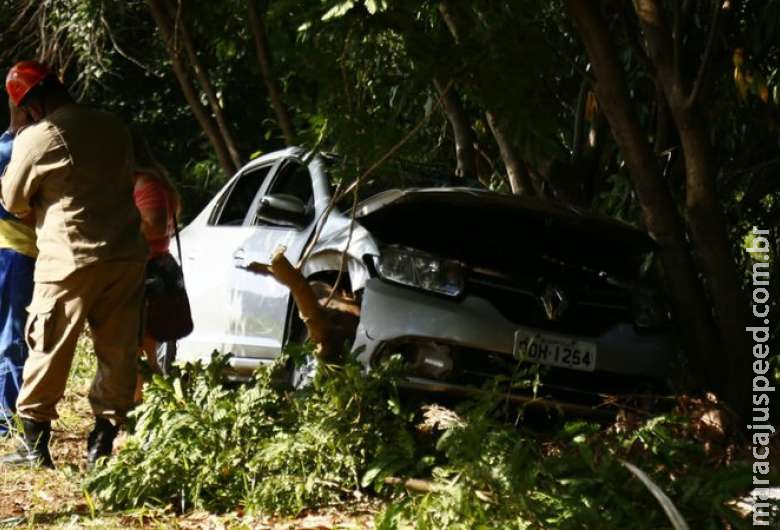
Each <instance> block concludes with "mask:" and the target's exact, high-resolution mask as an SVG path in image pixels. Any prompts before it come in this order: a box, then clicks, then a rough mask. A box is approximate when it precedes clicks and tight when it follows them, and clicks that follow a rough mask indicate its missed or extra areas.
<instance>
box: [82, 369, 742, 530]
mask: <svg viewBox="0 0 780 530" xmlns="http://www.w3.org/2000/svg"><path fill="white" fill-rule="evenodd" d="M225 367H226V360H225V358H216V359H215V361H214V362H212V364H210V365H209V366H207V367H203V366H200V365H189V366H187V367H185V368H184V370H183V371H182V372H181V373H180V374H178V375H176V376H173V377H168V378H163V377H159V376H158V377H155V378H154V380H153V381H152V382H151V383H150V384H149V385H147V389H146V393H145V397H146V401H145V403H144V404H143V405H142V406H141V407H140V408H139V410H138V411H137V412H136V413H135V433H134V435H133V437H132V438H131V439H130V442H129V443H128V445H127V446H126V447H125V448H123V449H122V450H121V451H120V453H119V454H118V455H117V456H116V457H115V458H114V460H112V461H110V462H108V463H107V464H106V465H105V466H103V467H99V468H98V469H97V471H96V472H95V473H94V474H93V475H92V476H91V477H90V478H89V479H88V481H87V489H88V490H89V491H90V494H91V495H92V496H93V497H94V498H96V499H97V500H98V501H100V502H102V503H103V505H104V506H105V507H109V508H131V507H141V506H160V507H162V506H166V505H169V504H170V505H173V506H174V507H178V508H179V509H181V510H186V509H189V508H206V509H209V510H212V511H218V512H219V511H227V510H231V509H235V508H236V507H237V505H238V506H240V507H243V508H244V509H247V510H249V511H250V512H259V513H266V514H295V513H298V512H300V511H301V510H303V509H304V508H315V507H318V506H322V505H324V504H329V503H339V502H345V501H349V500H353V499H355V498H360V497H362V496H364V495H369V494H372V493H373V494H379V495H381V496H383V497H387V496H388V495H389V496H390V497H389V498H390V499H391V502H390V503H389V504H388V506H387V507H386V509H385V510H384V511H383V512H382V513H381V514H380V515H379V516H378V518H377V527H378V528H381V529H400V528H420V529H434V528H462V529H471V528H518V529H522V528H564V529H566V528H572V529H573V528H603V529H611V528H614V529H623V528H635V529H639V530H641V529H655V528H662V527H665V526H667V525H668V522H667V521H666V519H665V515H664V513H663V511H662V510H661V509H660V507H659V506H658V505H657V504H656V501H655V499H654V498H653V497H652V496H651V494H650V492H649V491H647V490H646V489H645V487H644V486H643V485H642V484H641V482H639V481H638V480H636V479H635V478H633V477H632V475H631V474H630V473H629V472H628V471H627V470H626V469H625V468H624V467H623V466H622V465H621V463H620V461H621V459H625V460H627V461H630V462H633V463H635V464H636V465H638V466H639V467H641V468H642V469H643V470H644V471H645V472H647V473H648V474H649V475H650V476H651V477H652V479H653V480H654V481H656V482H657V483H658V484H659V485H660V487H661V488H662V489H663V490H664V491H665V492H666V493H667V494H668V495H669V496H670V497H671V498H672V500H673V501H674V502H675V504H676V505H677V507H678V508H679V509H680V511H681V512H682V513H683V515H684V516H685V518H686V519H687V521H688V522H689V524H690V525H691V527H692V528H703V529H704V528H719V527H720V526H721V523H722V522H723V521H730V522H731V523H732V524H734V525H736V527H740V525H743V523H742V522H740V521H739V520H738V518H737V516H736V515H735V513H734V512H733V511H732V510H731V508H729V507H727V506H726V504H725V502H726V501H728V500H731V499H735V498H738V497H739V496H740V495H744V494H745V493H746V492H747V490H748V489H749V487H750V478H749V477H750V469H748V468H747V467H744V466H741V465H735V464H732V465H722V463H721V461H720V459H721V458H722V457H723V455H722V454H720V453H717V454H712V453H708V452H706V451H705V449H704V445H703V444H702V443H701V441H700V440H698V439H696V437H695V436H694V435H693V433H692V429H691V427H690V423H689V419H688V418H685V417H677V416H674V415H671V414H670V415H663V416H658V417H655V418H650V419H647V420H646V421H641V422H637V423H635V424H633V425H631V426H628V425H626V424H616V425H614V426H611V427H609V428H604V427H602V426H599V425H596V424H591V423H588V422H585V421H574V422H569V423H566V424H565V426H564V427H563V428H562V429H560V430H559V431H556V430H550V429H547V428H543V429H541V430H540V429H539V428H538V427H537V428H534V427H533V423H532V422H529V423H525V422H523V423H521V424H520V426H518V425H513V424H512V423H511V422H508V421H507V418H511V415H508V414H510V412H509V411H507V410H504V409H502V407H500V406H497V405H496V403H500V402H501V400H499V399H497V398H496V396H490V397H488V398H485V399H480V400H478V401H476V402H467V403H463V404H462V405H461V406H460V407H459V408H458V409H457V413H455V412H453V411H448V410H446V409H443V408H442V407H437V408H428V409H426V413H425V414H424V416H425V421H423V422H422V423H421V424H420V416H421V415H420V410H419V409H417V408H415V407H413V406H412V405H413V403H406V402H401V401H399V399H398V394H397V391H396V385H395V382H394V381H395V375H394V374H395V373H396V372H395V368H394V366H393V365H392V364H391V365H390V366H389V367H385V368H384V369H382V370H380V371H378V372H374V373H372V374H370V375H368V376H365V375H364V374H362V370H361V369H360V367H359V366H358V365H356V364H353V363H348V364H347V365H345V366H339V367H334V366H321V367H320V368H319V372H318V375H317V377H316V378H315V383H314V385H313V387H311V388H309V389H305V390H303V391H297V392H289V391H287V390H284V389H283V388H282V387H280V386H277V385H276V384H275V383H274V377H273V374H274V369H273V368H272V367H267V368H264V369H262V370H260V371H259V373H258V374H257V376H256V378H255V380H254V382H253V384H251V385H247V386H238V387H235V386H230V385H226V384H225V383H224V382H223V381H224V380H223V376H224V370H225ZM436 412H438V415H436ZM429 413H433V415H430V414H429ZM390 476H394V477H422V478H425V479H427V480H429V481H430V482H429V484H432V485H433V486H432V491H431V492H429V493H425V494H414V493H407V492H405V491H403V490H402V489H393V488H392V487H390V486H387V485H386V481H385V479H386V478H387V477H390ZM638 514H641V516H639V517H638ZM743 526H744V525H743Z"/></svg>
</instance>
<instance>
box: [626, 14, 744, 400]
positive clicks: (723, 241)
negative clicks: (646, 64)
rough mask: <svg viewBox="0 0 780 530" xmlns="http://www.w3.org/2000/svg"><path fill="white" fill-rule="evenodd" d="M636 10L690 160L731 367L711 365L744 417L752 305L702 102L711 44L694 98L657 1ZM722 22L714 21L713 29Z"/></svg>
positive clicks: (695, 213) (689, 200)
mask: <svg viewBox="0 0 780 530" xmlns="http://www.w3.org/2000/svg"><path fill="white" fill-rule="evenodd" d="M634 6H635V9H636V12H637V16H638V17H639V23H640V26H641V27H642V31H643V33H644V35H645V40H646V42H647V47H648V54H649V56H650V59H651V60H652V62H653V64H654V65H655V68H656V72H657V76H658V80H659V81H660V83H661V86H662V87H663V89H664V93H665V94H666V99H667V101H668V103H669V110H670V111H671V114H672V118H673V119H674V122H675V125H676V126H677V131H678V133H679V135H680V142H681V144H682V149H683V155H684V157H685V172H686V194H685V203H686V212H687V216H688V224H689V226H690V231H691V236H692V240H693V242H694V244H695V246H696V251H697V253H698V255H699V259H700V261H701V265H702V269H703V271H704V275H705V277H706V279H707V285H708V287H709V292H710V296H711V298H712V302H713V304H712V305H713V307H714V310H715V317H716V319H717V322H718V328H719V332H720V339H721V341H722V344H723V346H724V350H725V357H724V358H723V361H725V362H718V360H713V361H714V362H713V361H711V362H713V364H717V365H718V366H720V367H721V368H723V367H726V370H721V373H723V374H724V377H725V380H722V381H721V387H722V388H724V389H725V391H726V393H725V395H723V397H724V398H725V399H726V400H727V402H729V404H730V405H731V406H732V407H733V408H734V409H735V410H736V411H737V412H738V413H744V412H745V411H746V410H747V409H746V407H747V408H749V402H748V401H747V400H748V398H749V391H750V386H749V384H748V381H749V374H750V355H749V354H748V353H749V344H748V334H747V333H746V332H745V327H747V326H749V325H750V319H749V316H748V308H749V304H748V301H747V298H746V297H745V293H744V292H743V291H742V289H741V286H740V280H739V276H738V274H737V270H736V267H735V264H734V254H733V249H732V246H731V242H730V241H729V237H728V227H727V226H728V225H727V221H726V217H725V214H724V212H723V208H722V206H721V204H720V201H719V200H718V196H717V192H716V189H715V174H716V172H715V168H714V165H713V163H712V160H713V157H712V153H711V147H710V143H709V138H708V137H707V129H706V125H705V120H704V118H703V115H702V113H701V112H700V110H699V107H698V104H697V102H696V96H697V95H698V93H699V88H700V86H701V83H702V79H701V76H702V75H704V71H705V69H706V62H707V61H708V59H709V57H708V56H709V52H710V51H711V43H710V44H708V49H707V51H705V53H704V58H703V59H702V61H703V64H702V67H701V68H700V69H699V71H700V73H699V76H698V77H697V78H696V80H695V83H694V88H693V89H692V91H693V92H692V93H691V94H689V93H688V92H687V90H686V88H685V85H686V84H687V83H686V82H685V80H684V79H682V74H680V73H679V72H678V69H677V68H676V65H675V64H674V60H673V58H674V46H675V44H674V41H673V39H672V33H671V31H670V30H669V29H668V28H667V27H666V23H665V21H664V19H663V15H662V13H661V10H660V7H659V5H658V4H657V2H656V0H635V1H634ZM716 23H717V20H715V19H714V20H713V21H712V24H716ZM677 38H678V39H681V38H682V36H681V35H678V36H677ZM711 40H712V39H710V41H711ZM667 54H668V55H667Z"/></svg>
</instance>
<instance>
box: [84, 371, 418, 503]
mask: <svg viewBox="0 0 780 530" xmlns="http://www.w3.org/2000/svg"><path fill="white" fill-rule="evenodd" d="M226 366H227V364H226V359H225V358H224V357H222V358H217V359H215V360H214V362H212V363H211V364H209V365H208V366H207V367H203V366H201V365H199V364H198V365H188V366H187V367H185V368H184V369H183V371H182V372H181V373H180V374H179V375H175V376H173V377H168V378H163V377H160V376H155V378H154V380H153V381H152V382H151V383H150V384H148V385H147V387H146V389H145V393H144V399H145V401H144V403H143V405H141V406H140V407H139V409H138V410H137V411H136V412H135V413H134V418H135V433H134V436H133V438H132V439H131V441H130V443H129V444H128V445H127V446H126V447H125V448H124V449H123V450H122V451H121V452H120V453H119V455H118V456H117V457H116V458H114V459H113V460H112V461H110V462H109V463H108V465H107V466H105V467H102V468H100V469H98V470H97V472H96V473H95V474H94V475H93V476H92V477H91V478H90V479H89V481H88V482H87V488H88V490H89V491H90V492H92V494H93V495H94V496H95V498H97V499H98V500H100V501H101V502H103V503H104V504H105V505H106V506H108V507H112V508H131V507H140V506H143V505H146V504H156V505H162V506H165V505H167V504H173V506H175V507H178V508H180V509H182V510H184V509H188V508H192V507H195V508H206V509H209V510H212V511H218V512H219V511H226V510H229V509H231V508H234V507H235V506H236V505H237V504H240V505H243V506H245V507H247V508H248V509H250V510H254V511H259V512H266V513H284V514H294V513H297V512H299V511H300V510H302V509H303V508H305V507H308V506H318V505H323V504H327V503H332V502H337V501H340V500H345V499H349V498H350V497H352V494H353V492H355V491H357V490H359V488H360V478H361V472H362V470H363V469H364V468H365V466H366V462H369V461H374V460H377V459H380V460H383V461H387V462H394V461H395V462H403V461H408V460H411V459H412V457H413V451H414V446H413V444H412V442H411V438H410V434H409V432H408V423H409V422H408V419H407V418H404V417H402V416H401V415H400V408H399V406H398V403H397V396H396V392H395V386H394V383H393V381H392V379H391V378H387V377H386V373H385V372H382V373H379V372H378V373H376V374H375V375H371V376H369V377H365V376H364V375H363V374H362V372H361V370H360V368H359V367H358V366H357V365H355V364H350V365H347V366H344V367H323V369H322V371H321V373H320V376H318V377H317V378H316V379H315V382H314V385H313V386H312V388H310V389H307V390H305V391H302V392H297V393H289V392H287V391H286V390H284V389H282V388H278V387H277V386H275V385H274V384H273V383H272V375H273V369H272V368H271V367H267V368H264V369H261V370H259V371H258V373H257V375H256V377H255V380H254V381H253V384H251V385H246V386H243V385H242V386H238V387H236V386H230V385H226V384H223V380H224V375H225V369H226ZM325 372H327V376H326V375H325Z"/></svg>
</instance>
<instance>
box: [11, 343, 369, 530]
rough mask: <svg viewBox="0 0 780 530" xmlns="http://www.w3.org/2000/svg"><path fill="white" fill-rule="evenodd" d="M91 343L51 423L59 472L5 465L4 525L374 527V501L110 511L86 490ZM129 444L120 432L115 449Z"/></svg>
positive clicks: (80, 354)
mask: <svg viewBox="0 0 780 530" xmlns="http://www.w3.org/2000/svg"><path fill="white" fill-rule="evenodd" d="M95 367H96V362H95V356H94V355H93V353H92V344H91V342H90V341H89V339H88V338H87V337H86V336H85V337H82V339H81V340H80V341H79V344H78V347H77V352H76V356H75V359H74V362H73V366H72V369H71V373H70V378H69V381H68V386H67V389H66V391H65V396H64V398H63V399H62V401H61V402H60V404H59V407H58V412H59V414H60V418H59V419H58V420H57V421H56V422H54V424H53V426H52V430H53V433H52V442H51V445H50V448H51V452H52V456H53V458H54V461H55V463H56V465H57V469H56V470H31V469H16V468H10V467H8V466H2V465H0V492H1V493H0V529H1V528H50V529H63V530H64V529H75V528H100V529H128V528H144V529H146V528H154V529H156V528H181V529H201V528H224V529H236V530H242V529H250V528H262V529H274V530H276V529H279V530H281V529H285V530H288V529H289V530H293V529H312V530H314V529H321V528H322V529H324V528H345V529H350V528H370V527H372V526H373V524H372V522H373V519H374V517H375V515H376V513H377V512H378V510H379V507H378V506H373V505H370V504H365V505H356V506H352V507H347V508H346V509H345V508H344V507H338V508H335V507H331V508H326V509H322V510H318V511H315V512H304V513H302V514H300V515H299V516H298V517H296V518H290V519H288V518H261V517H252V516H248V515H245V514H243V513H237V512H234V513H227V514H221V515H212V514H209V513H206V512H203V511H195V512H189V513H186V514H184V515H178V514H175V513H173V510H172V509H170V508H162V509H161V508H142V509H137V510H130V511H124V512H118V513H106V512H102V511H100V510H99V509H97V508H96V506H95V503H94V502H93V501H92V499H91V498H90V497H89V496H88V495H87V494H85V493H84V489H83V480H84V477H85V467H84V466H85V453H86V438H87V434H88V432H89V430H90V429H91V428H92V422H93V417H92V413H91V410H90V407H89V402H88V400H87V393H88V392H89V385H90V383H91V381H92V377H93V376H94V373H95ZM122 443H123V439H122V435H120V438H119V439H118V440H117V446H121V444H122ZM14 446H15V441H14V440H13V439H4V440H0V453H6V452H9V451H11V450H13V449H14Z"/></svg>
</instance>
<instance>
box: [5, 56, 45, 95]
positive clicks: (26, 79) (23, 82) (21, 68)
mask: <svg viewBox="0 0 780 530" xmlns="http://www.w3.org/2000/svg"><path fill="white" fill-rule="evenodd" d="M50 75H52V73H51V70H49V68H48V67H46V66H45V65H43V64H41V63H39V62H38V61H20V62H18V63H16V64H15V65H13V67H12V68H11V69H10V70H9V71H8V75H7V76H6V78H5V89H6V91H8V95H9V96H11V101H13V102H14V105H17V106H18V105H19V104H20V103H21V102H22V100H23V99H24V97H25V96H26V95H27V94H28V93H29V92H30V90H32V89H33V88H35V87H36V86H38V84H39V83H40V82H41V81H43V80H44V79H46V78H47V77H49V76H50Z"/></svg>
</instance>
